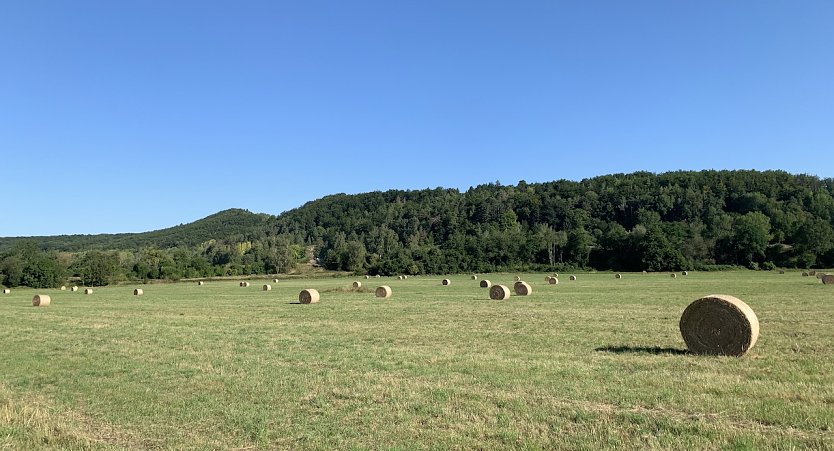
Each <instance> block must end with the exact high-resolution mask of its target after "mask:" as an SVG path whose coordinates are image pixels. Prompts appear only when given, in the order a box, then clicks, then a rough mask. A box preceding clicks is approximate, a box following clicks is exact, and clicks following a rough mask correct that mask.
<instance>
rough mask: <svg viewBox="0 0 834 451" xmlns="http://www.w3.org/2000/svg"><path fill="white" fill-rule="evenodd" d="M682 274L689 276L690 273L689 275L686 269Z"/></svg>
mask: <svg viewBox="0 0 834 451" xmlns="http://www.w3.org/2000/svg"><path fill="white" fill-rule="evenodd" d="M681 274H683V275H685V276H688V275H689V273H688V272H686V271H684V272H682V273H681Z"/></svg>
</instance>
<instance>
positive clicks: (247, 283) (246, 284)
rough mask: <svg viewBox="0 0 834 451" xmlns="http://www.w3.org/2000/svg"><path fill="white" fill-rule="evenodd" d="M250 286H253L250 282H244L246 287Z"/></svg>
mask: <svg viewBox="0 0 834 451" xmlns="http://www.w3.org/2000/svg"><path fill="white" fill-rule="evenodd" d="M249 285H251V284H250V283H249V282H243V286H244V287H248V286H249Z"/></svg>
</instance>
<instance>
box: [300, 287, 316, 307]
mask: <svg viewBox="0 0 834 451" xmlns="http://www.w3.org/2000/svg"><path fill="white" fill-rule="evenodd" d="M320 298H321V297H320V296H319V292H318V290H316V289H313V288H308V289H306V290H301V293H298V302H300V303H302V304H315V303H317V302H319V299H320Z"/></svg>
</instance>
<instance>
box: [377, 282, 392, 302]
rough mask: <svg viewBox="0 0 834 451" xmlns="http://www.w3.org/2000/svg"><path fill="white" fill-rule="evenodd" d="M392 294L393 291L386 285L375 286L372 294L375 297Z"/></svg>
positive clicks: (385, 296) (386, 296)
mask: <svg viewBox="0 0 834 451" xmlns="http://www.w3.org/2000/svg"><path fill="white" fill-rule="evenodd" d="M392 294H394V292H393V291H391V287H389V286H388V285H383V286H381V287H376V290H374V295H376V297H378V298H385V299H388V298H390V297H391V295H392Z"/></svg>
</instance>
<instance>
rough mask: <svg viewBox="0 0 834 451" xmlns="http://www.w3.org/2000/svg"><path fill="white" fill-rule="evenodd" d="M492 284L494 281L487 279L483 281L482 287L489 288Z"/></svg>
mask: <svg viewBox="0 0 834 451" xmlns="http://www.w3.org/2000/svg"><path fill="white" fill-rule="evenodd" d="M491 286H492V282H490V281H489V280H487V279H484V280H482V281H481V288H489V287H491Z"/></svg>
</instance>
